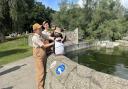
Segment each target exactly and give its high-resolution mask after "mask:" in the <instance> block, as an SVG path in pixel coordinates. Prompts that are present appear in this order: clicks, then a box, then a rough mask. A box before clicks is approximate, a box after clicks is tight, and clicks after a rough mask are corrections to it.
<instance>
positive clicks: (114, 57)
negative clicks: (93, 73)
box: [66, 48, 128, 79]
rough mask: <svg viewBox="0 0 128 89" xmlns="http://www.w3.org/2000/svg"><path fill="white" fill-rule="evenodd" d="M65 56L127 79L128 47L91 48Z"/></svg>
mask: <svg viewBox="0 0 128 89" xmlns="http://www.w3.org/2000/svg"><path fill="white" fill-rule="evenodd" d="M66 56H67V57H69V58H70V59H72V60H73V61H76V62H78V63H79V64H82V65H85V66H88V67H90V68H92V69H95V70H97V71H100V72H104V73H108V74H112V75H115V76H119V77H121V78H124V79H128V48H114V49H103V48H102V49H101V48H91V49H86V50H79V51H74V52H69V53H67V54H66Z"/></svg>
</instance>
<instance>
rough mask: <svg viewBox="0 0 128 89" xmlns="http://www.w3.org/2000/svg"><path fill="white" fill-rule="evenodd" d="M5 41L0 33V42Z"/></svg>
mask: <svg viewBox="0 0 128 89" xmlns="http://www.w3.org/2000/svg"><path fill="white" fill-rule="evenodd" d="M3 41H5V36H4V34H3V33H0V42H3Z"/></svg>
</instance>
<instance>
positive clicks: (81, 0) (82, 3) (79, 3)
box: [77, 0, 84, 8]
mask: <svg viewBox="0 0 128 89" xmlns="http://www.w3.org/2000/svg"><path fill="white" fill-rule="evenodd" d="M77 4H78V5H79V6H80V7H81V8H82V7H84V2H83V0H78V2H77Z"/></svg>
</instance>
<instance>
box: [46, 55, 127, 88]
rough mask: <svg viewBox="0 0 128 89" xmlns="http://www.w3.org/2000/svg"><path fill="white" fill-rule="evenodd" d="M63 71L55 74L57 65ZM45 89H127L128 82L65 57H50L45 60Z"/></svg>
mask: <svg viewBox="0 0 128 89" xmlns="http://www.w3.org/2000/svg"><path fill="white" fill-rule="evenodd" d="M61 64H64V65H65V70H64V71H63V72H61V74H57V72H56V70H57V68H58V66H59V65H61ZM45 87H46V88H45V89H128V80H125V79H121V78H118V77H115V76H112V75H108V74H105V73H101V72H97V71H95V70H93V69H90V68H88V67H86V66H82V65H79V64H77V63H75V62H73V61H71V60H70V59H68V58H67V57H65V56H55V55H51V56H49V57H48V59H47V75H46V82H45Z"/></svg>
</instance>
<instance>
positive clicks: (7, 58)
mask: <svg viewBox="0 0 128 89" xmlns="http://www.w3.org/2000/svg"><path fill="white" fill-rule="evenodd" d="M27 40H28V37H27V36H22V37H18V38H13V39H8V40H7V41H6V42H3V43H0V66H1V65H4V64H7V63H10V62H14V61H16V60H20V59H23V58H25V57H28V56H31V55H32V50H31V49H32V48H31V47H29V46H28V41H27Z"/></svg>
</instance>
